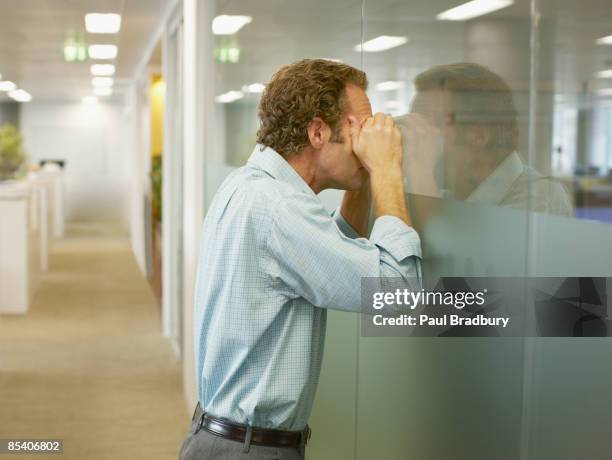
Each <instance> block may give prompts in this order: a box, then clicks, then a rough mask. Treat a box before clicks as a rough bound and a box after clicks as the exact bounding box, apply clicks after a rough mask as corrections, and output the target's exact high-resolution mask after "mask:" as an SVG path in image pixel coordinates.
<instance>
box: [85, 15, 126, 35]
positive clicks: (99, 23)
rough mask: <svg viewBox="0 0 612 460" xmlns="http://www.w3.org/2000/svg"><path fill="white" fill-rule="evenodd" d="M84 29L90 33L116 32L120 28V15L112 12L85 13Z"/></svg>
mask: <svg viewBox="0 0 612 460" xmlns="http://www.w3.org/2000/svg"><path fill="white" fill-rule="evenodd" d="M85 29H87V32H89V33H90V34H116V33H117V32H119V29H121V16H120V15H118V14H114V13H89V14H86V15H85Z"/></svg>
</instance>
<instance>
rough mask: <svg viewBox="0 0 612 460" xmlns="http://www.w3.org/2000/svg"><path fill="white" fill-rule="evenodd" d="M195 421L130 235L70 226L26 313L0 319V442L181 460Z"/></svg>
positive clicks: (68, 454) (94, 459)
mask: <svg viewBox="0 0 612 460" xmlns="http://www.w3.org/2000/svg"><path fill="white" fill-rule="evenodd" d="M190 415H191V413H190V411H189V410H188V408H187V407H186V403H185V400H184V398H183V392H182V383H181V364H180V362H179V361H178V360H177V358H176V356H175V354H174V352H173V351H172V348H171V345H170V342H169V341H168V340H167V339H165V338H164V337H163V336H162V335H161V332H160V313H159V307H158V306H157V304H156V303H155V298H154V297H153V293H152V291H151V289H150V287H149V285H148V283H147V282H146V280H145V279H144V278H143V276H142V275H141V273H140V271H139V269H138V267H137V265H136V261H135V259H134V257H133V255H132V252H131V250H130V247H129V240H128V236H127V235H126V234H124V233H123V232H121V231H120V230H119V229H118V228H117V227H115V226H113V225H111V224H103V223H97V224H92V223H73V224H68V225H67V228H66V237H65V238H64V239H61V240H55V241H54V242H53V243H52V247H51V252H50V259H49V272H48V273H47V274H45V275H44V277H43V280H42V282H41V284H40V287H39V289H38V291H37V294H36V296H35V298H34V301H33V304H32V306H31V309H30V311H29V312H28V314H26V315H23V316H9V315H2V316H0V439H8V438H46V439H49V438H59V439H63V440H64V454H63V456H62V457H61V458H65V459H75V460H76V459H78V460H102V459H109V460H110V459H113V460H131V459H134V460H166V459H168V460H170V459H173V460H176V459H177V458H178V451H179V448H180V445H181V443H182V440H183V437H184V435H185V433H186V431H187V428H188V425H189V419H190ZM5 457H6V458H7V459H8V458H11V459H17V458H19V459H26V458H32V459H37V460H40V459H41V458H44V457H45V456H41V455H31V456H28V455H1V454H0V458H5ZM48 458H58V457H57V456H56V457H48Z"/></svg>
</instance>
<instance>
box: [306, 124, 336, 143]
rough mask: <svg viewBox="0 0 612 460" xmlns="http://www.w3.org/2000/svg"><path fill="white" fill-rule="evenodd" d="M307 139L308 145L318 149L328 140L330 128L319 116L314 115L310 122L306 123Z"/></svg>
mask: <svg viewBox="0 0 612 460" xmlns="http://www.w3.org/2000/svg"><path fill="white" fill-rule="evenodd" d="M307 130H308V139H309V140H310V145H311V146H312V147H313V148H315V149H317V150H319V149H322V148H323V146H324V145H325V144H326V143H327V142H329V139H330V137H331V129H330V128H329V126H328V125H327V123H325V122H324V121H323V120H322V119H321V118H319V117H314V118H313V119H312V121H311V122H310V124H309V125H308V128H307Z"/></svg>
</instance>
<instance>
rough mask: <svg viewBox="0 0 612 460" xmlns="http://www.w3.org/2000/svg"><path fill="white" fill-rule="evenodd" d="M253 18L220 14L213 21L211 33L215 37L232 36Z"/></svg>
mask: <svg viewBox="0 0 612 460" xmlns="http://www.w3.org/2000/svg"><path fill="white" fill-rule="evenodd" d="M252 20H253V18H252V17H251V16H229V15H227V14H222V15H221V16H217V17H216V18H215V19H213V22H212V31H213V34H215V35H232V34H235V33H236V32H238V31H239V30H240V29H242V28H243V27H244V26H246V25H247V24H249V23H250V22H251V21H252Z"/></svg>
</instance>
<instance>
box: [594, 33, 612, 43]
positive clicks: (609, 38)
mask: <svg viewBox="0 0 612 460" xmlns="http://www.w3.org/2000/svg"><path fill="white" fill-rule="evenodd" d="M595 43H597V44H598V45H612V35H608V36H606V37H601V38H598V39H597V40H595Z"/></svg>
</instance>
